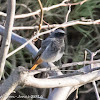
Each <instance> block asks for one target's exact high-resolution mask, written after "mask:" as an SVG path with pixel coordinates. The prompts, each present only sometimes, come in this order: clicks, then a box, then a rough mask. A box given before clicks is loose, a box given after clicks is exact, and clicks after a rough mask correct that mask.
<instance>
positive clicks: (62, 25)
mask: <svg viewBox="0 0 100 100" xmlns="http://www.w3.org/2000/svg"><path fill="white" fill-rule="evenodd" d="M87 20H88V19H87ZM98 24H100V19H98V20H91V21H79V20H73V21H69V22H67V23H62V24H52V25H49V28H56V27H58V28H59V27H63V28H65V27H69V26H74V25H98ZM38 28H39V27H38V26H23V27H21V26H20V27H13V30H27V29H32V30H33V29H38ZM47 28H48V25H43V26H42V27H41V29H47Z"/></svg>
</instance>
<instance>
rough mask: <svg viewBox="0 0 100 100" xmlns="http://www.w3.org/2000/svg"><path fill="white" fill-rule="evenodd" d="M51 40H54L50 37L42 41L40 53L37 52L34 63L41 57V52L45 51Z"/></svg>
mask: <svg viewBox="0 0 100 100" xmlns="http://www.w3.org/2000/svg"><path fill="white" fill-rule="evenodd" d="M51 41H52V39H50V38H47V39H45V40H43V41H42V44H41V48H40V50H39V51H38V53H37V54H36V56H35V57H34V62H33V64H35V62H36V61H37V60H38V59H39V58H40V56H41V54H42V53H43V52H44V50H45V49H46V47H47V46H48V45H49V44H50V43H51Z"/></svg>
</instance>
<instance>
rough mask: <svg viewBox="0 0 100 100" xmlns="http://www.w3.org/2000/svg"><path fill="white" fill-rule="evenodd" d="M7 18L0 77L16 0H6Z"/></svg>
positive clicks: (7, 47) (0, 71)
mask: <svg viewBox="0 0 100 100" xmlns="http://www.w3.org/2000/svg"><path fill="white" fill-rule="evenodd" d="M7 3H8V5H7V19H6V25H5V35H4V36H3V41H2V46H1V51H0V52H1V53H0V79H1V77H2V73H3V71H4V66H5V60H6V56H7V53H8V50H9V46H10V41H11V32H12V29H13V23H14V16H15V4H16V0H8V1H7Z"/></svg>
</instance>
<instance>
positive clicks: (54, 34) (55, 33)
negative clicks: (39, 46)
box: [51, 29, 66, 38]
mask: <svg viewBox="0 0 100 100" xmlns="http://www.w3.org/2000/svg"><path fill="white" fill-rule="evenodd" d="M65 35H66V34H65V32H64V31H63V30H61V29H56V30H55V31H53V32H52V33H51V37H56V38H64V36H65Z"/></svg>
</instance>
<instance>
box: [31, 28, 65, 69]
mask: <svg viewBox="0 0 100 100" xmlns="http://www.w3.org/2000/svg"><path fill="white" fill-rule="evenodd" d="M65 35H66V33H65V31H63V30H62V29H56V30H54V31H53V32H51V34H50V36H48V37H47V38H46V39H45V40H43V41H42V43H41V48H40V49H39V51H38V53H37V55H36V56H35V58H34V62H35V63H34V65H33V67H32V68H31V69H30V70H34V69H35V68H36V67H37V66H38V65H39V64H41V63H42V62H55V61H58V60H59V59H61V57H62V56H63V54H64V49H65V43H64V37H65Z"/></svg>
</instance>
